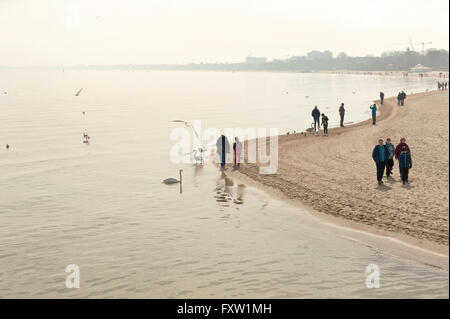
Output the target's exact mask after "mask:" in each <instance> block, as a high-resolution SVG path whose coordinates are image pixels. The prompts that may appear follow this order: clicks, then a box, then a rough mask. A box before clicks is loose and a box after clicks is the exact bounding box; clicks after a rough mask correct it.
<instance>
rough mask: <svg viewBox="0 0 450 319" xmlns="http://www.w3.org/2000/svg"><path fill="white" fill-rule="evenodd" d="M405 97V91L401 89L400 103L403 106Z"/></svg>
mask: <svg viewBox="0 0 450 319" xmlns="http://www.w3.org/2000/svg"><path fill="white" fill-rule="evenodd" d="M405 99H406V93H405V92H404V91H402V92H401V93H400V104H401V105H402V106H403V105H405Z"/></svg>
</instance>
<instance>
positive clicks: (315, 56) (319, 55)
mask: <svg viewBox="0 0 450 319" xmlns="http://www.w3.org/2000/svg"><path fill="white" fill-rule="evenodd" d="M306 56H307V58H308V60H324V59H326V60H332V59H333V52H331V51H322V52H321V51H316V50H315V51H311V52H308V53H307V55H306Z"/></svg>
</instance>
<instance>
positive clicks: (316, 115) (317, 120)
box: [311, 106, 320, 131]
mask: <svg viewBox="0 0 450 319" xmlns="http://www.w3.org/2000/svg"><path fill="white" fill-rule="evenodd" d="M311 116H312V117H313V119H314V131H317V130H319V129H320V111H319V109H318V108H317V106H314V110H313V111H312V112H311ZM316 123H317V127H316Z"/></svg>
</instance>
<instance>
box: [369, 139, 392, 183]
mask: <svg viewBox="0 0 450 319" xmlns="http://www.w3.org/2000/svg"><path fill="white" fill-rule="evenodd" d="M388 152H389V151H388V150H387V148H386V145H383V139H379V140H378V145H376V146H375V148H374V149H373V151H372V158H373V160H374V161H375V164H376V165H377V181H378V185H383V184H384V183H383V175H384V169H385V167H386V159H387V157H388Z"/></svg>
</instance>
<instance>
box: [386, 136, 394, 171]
mask: <svg viewBox="0 0 450 319" xmlns="http://www.w3.org/2000/svg"><path fill="white" fill-rule="evenodd" d="M386 149H387V150H388V156H387V161H386V176H387V177H389V176H391V174H392V169H393V168H394V156H395V154H394V153H395V146H394V144H392V143H391V138H390V137H388V138H387V139H386Z"/></svg>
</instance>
